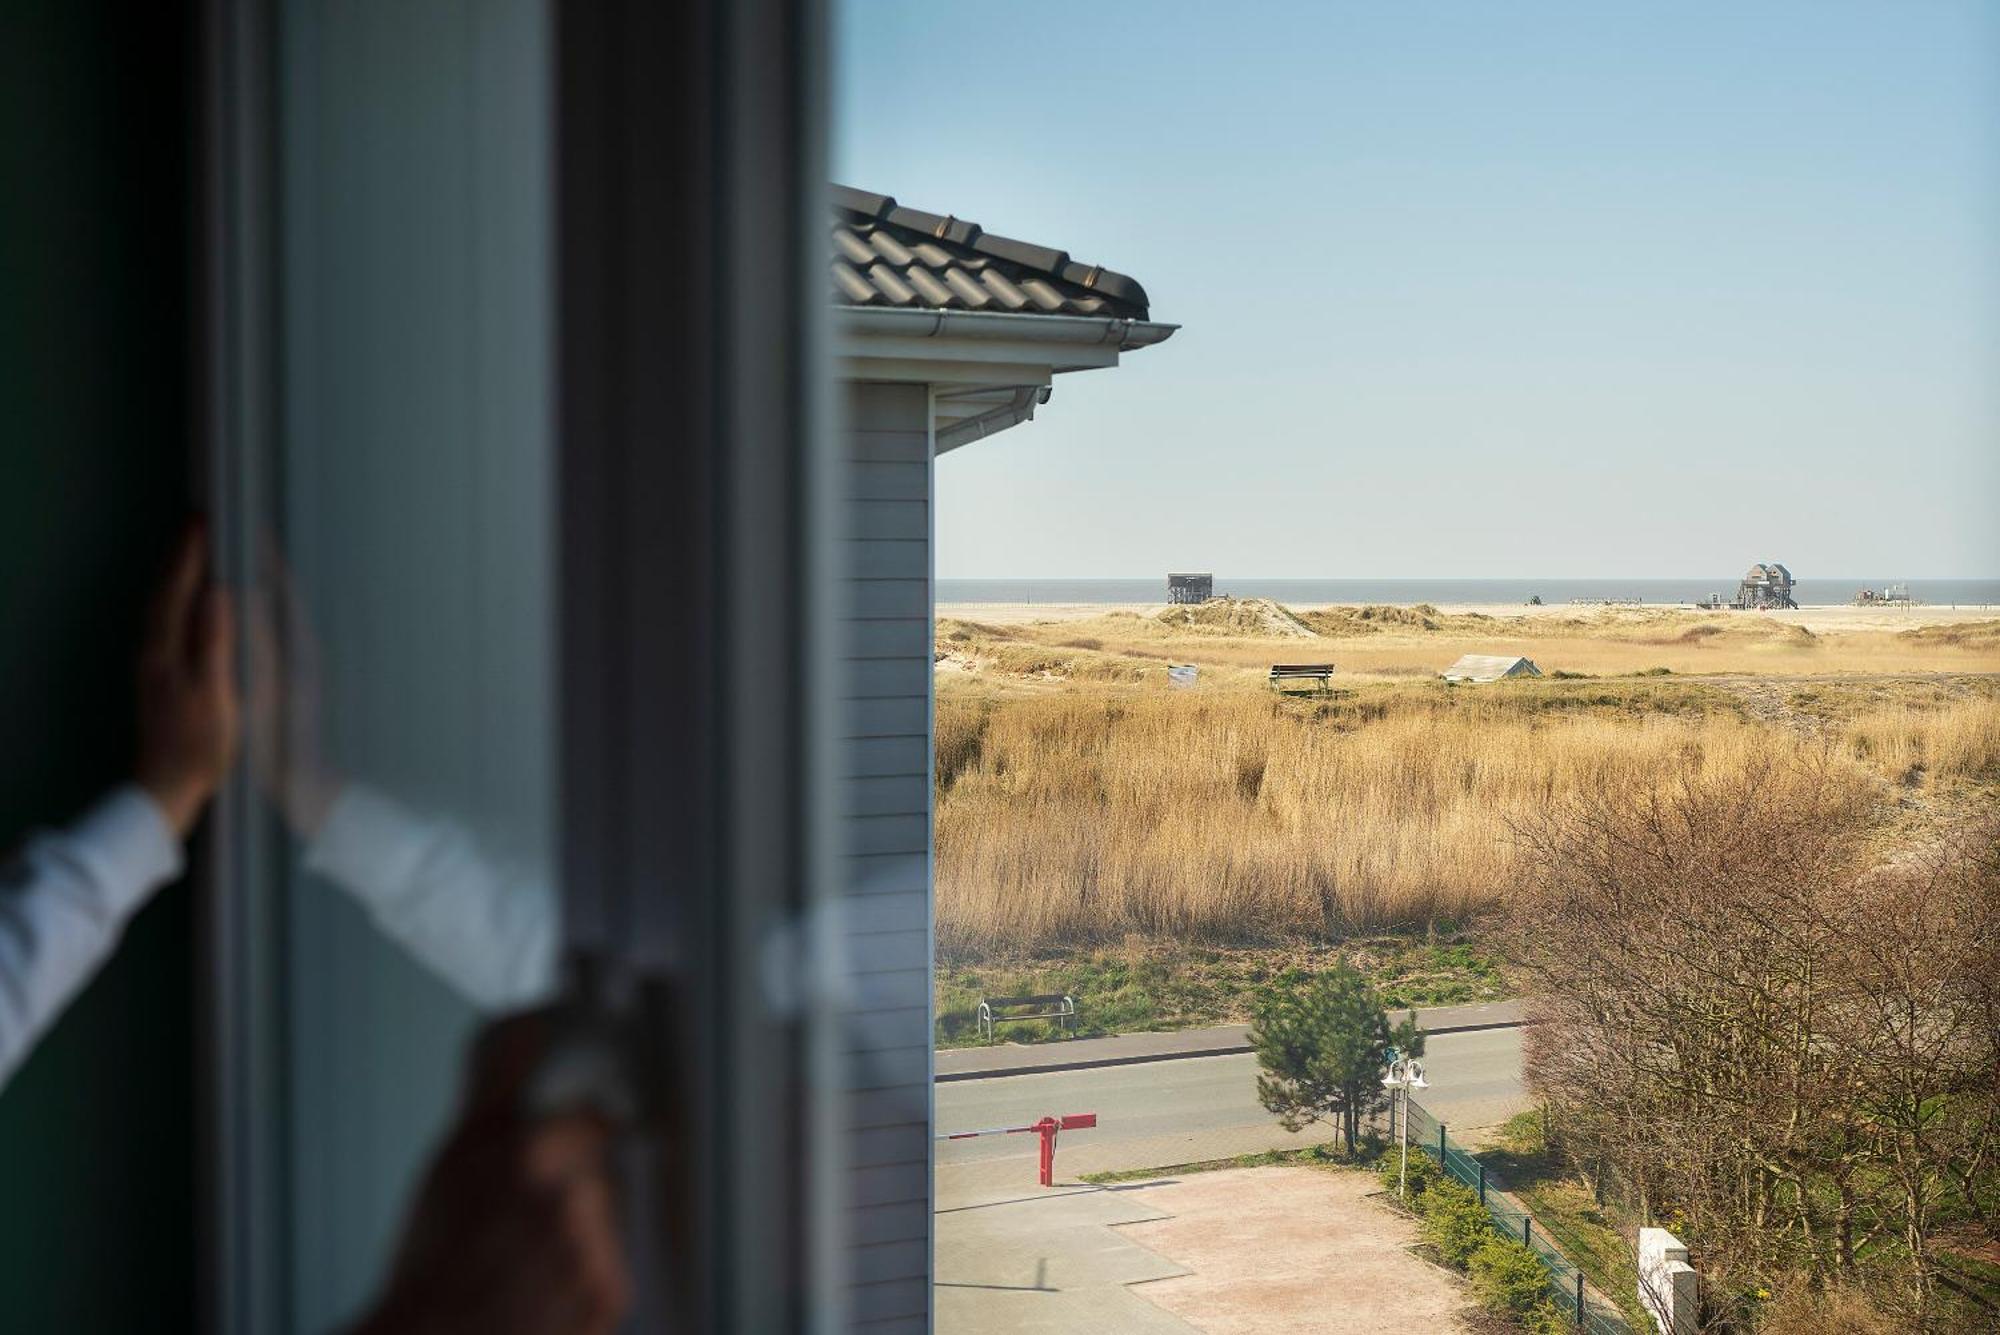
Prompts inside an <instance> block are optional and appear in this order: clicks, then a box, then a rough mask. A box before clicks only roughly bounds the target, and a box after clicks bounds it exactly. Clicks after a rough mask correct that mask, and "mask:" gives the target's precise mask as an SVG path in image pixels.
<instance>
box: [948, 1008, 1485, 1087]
mask: <svg viewBox="0 0 2000 1335" xmlns="http://www.w3.org/2000/svg"><path fill="white" fill-rule="evenodd" d="M1392 1018H1393V1017H1392ZM1417 1023H1418V1024H1419V1025H1421V1026H1422V1027H1423V1029H1424V1032H1425V1033H1430V1034H1450V1033H1464V1032H1467V1031H1472V1030H1480V1029H1489V1028H1502V1027H1511V1026H1514V1025H1518V1024H1520V1023H1521V1003H1520V1002H1518V1001H1492V1002H1487V1003H1485V1004H1483V1005H1478V1006H1435V1007H1432V1008H1430V1009H1428V1010H1419V1011H1418V1012H1417ZM1249 1033H1250V1026H1248V1025H1243V1024H1225V1025H1217V1026H1215V1027H1214V1028H1211V1029H1180V1030H1175V1031H1173V1032H1170V1033H1145V1034H1116V1035H1113V1036H1111V1037H1109V1038H1074V1039H1069V1040H1066V1041H1065V1040H1057V1041H1054V1042H1050V1043H996V1044H993V1045H991V1046H989V1047H980V1048H948V1049H946V1050H944V1051H941V1052H939V1053H938V1054H937V1078H938V1081H939V1082H940V1083H946V1082H950V1081H955V1080H982V1079H988V1078H991V1077H994V1076H1003V1075H1030V1074H1034V1073H1036V1072H1041V1071H1062V1070H1072V1069H1075V1068H1078V1067H1092V1066H1135V1065H1141V1064H1144V1063H1146V1062H1157V1061H1174V1060H1177V1059H1179V1058H1182V1057H1210V1056H1222V1055H1225V1054H1228V1053H1236V1052H1248V1051H1250V1039H1249Z"/></svg>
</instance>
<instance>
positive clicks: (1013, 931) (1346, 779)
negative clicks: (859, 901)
mask: <svg viewBox="0 0 2000 1335" xmlns="http://www.w3.org/2000/svg"><path fill="white" fill-rule="evenodd" d="M1070 629H1074V627H1070ZM1273 643H1274V642H1273V641H1265V642H1264V644H1265V649H1266V651H1267V653H1268V651H1269V649H1270V648H1271V646H1272V645H1273ZM1266 661H1267V662H1268V661H1269V660H1268V658H1267V659H1266ZM1989 685H1990V684H1989ZM1614 687H1615V689H1614ZM1917 698H1920V699H1921V700H1922V703H1921V704H1893V703H1891V704H1883V703H1880V702H1879V701H1876V702H1872V703H1868V704H1865V705H1863V706H1861V707H1859V708H1858V709H1847V710H1843V709H1841V708H1836V709H1834V711H1833V712H1832V714H1831V715H1830V716H1826V715H1824V714H1823V715H1821V716H1815V717H1805V716H1800V717H1798V718H1792V719H1788V720H1786V721H1773V720H1771V719H1768V718H1760V717H1756V716H1754V715H1751V714H1748V713H1746V712H1745V711H1744V710H1743V709H1742V708H1740V707H1738V703H1737V702H1736V701H1735V700H1734V699H1733V698H1732V697H1730V696H1729V695H1728V694H1727V693H1726V692H1723V691H1719V690H1706V689H1704V688H1702V687H1700V686H1699V685H1697V684H1694V683H1681V682H1677V681H1668V680H1661V681H1657V682H1624V683H1582V682H1532V683H1519V684H1509V685H1504V686H1500V687H1497V688H1487V689H1485V690H1474V691H1467V690H1451V689H1447V688H1443V687H1440V686H1435V685H1431V684H1428V683H1425V684H1405V685H1395V684H1386V683H1385V684H1378V685H1375V686H1372V687H1368V686H1364V687H1362V688H1361V689H1358V690H1354V691H1350V692H1347V693H1346V694H1344V695H1342V696H1340V697H1336V698H1334V699H1331V700H1325V701H1320V700H1312V699H1300V700H1286V699H1280V698H1277V697H1274V696H1273V695H1271V694H1270V693H1269V692H1266V691H1261V690H1256V689H1248V688H1243V687H1230V686H1222V687H1216V688H1211V689H1204V690H1196V691H1188V692H1169V691H1164V690H1155V689H1146V688H1132V687H1125V688H1116V687H1104V686H1097V685H1091V686H1084V685H1078V686H1075V687H1073V688H1069V689H1059V690H1048V691H1041V692H1033V693H1021V692H1014V693H1011V694H1008V693H1001V694H996V693H993V692H990V691H985V690H981V689H978V688H976V687H968V688H963V689H954V690H949V691H943V692H941V693H940V697H939V707H938V727H937V761H938V784H939V790H940V791H939V803H938V816H937V847H938V879H937V897H938V931H939V943H940V947H941V949H942V950H944V951H945V952H946V953H948V954H956V955H960V956H964V955H979V954H986V953H991V952H1006V951H1011V950H1016V949H1033V948H1046V947H1051V946H1056V947H1060V946H1069V945H1078V944H1084V943H1091V942H1103V941H1109V940H1117V939H1120V938H1122V937H1125V936H1127V935H1128V934H1134V933H1136V934H1140V935H1145V936H1160V937H1171V938H1176V939H1182V940H1187V939H1194V940H1208V941H1218V942H1219V941H1230V942H1253V941H1263V940H1274V939H1290V938H1327V937H1338V936H1344V935H1348V934H1351V933H1354V932H1359V931H1371V930H1378V929H1383V928H1404V927H1419V926H1424V925H1426V924H1436V923H1439V922H1441V921H1447V920H1462V919H1464V918H1466V917H1468V916H1470V915H1474V914H1476V913H1477V912H1479V911H1480V910H1481V909H1483V908H1486V907H1488V906H1489V905H1491V904H1493V903H1494V902H1495V901H1496V900H1497V899H1499V898H1500V897H1502V896H1504V895H1505V894H1506V893H1507V890H1508V887H1509V886H1510V884H1512V883H1513V880H1514V877H1515V875H1516V850H1515V845H1514V841H1513V839H1512V835H1511V831H1512V829H1513V827H1514V824H1515V822H1517V821H1518V820H1519V819H1521V818H1522V817H1523V816H1525V815H1527V814H1528V813H1530V812H1532V811H1534V810H1536V809H1538V808H1539V807H1541V806H1543V805H1545V804H1547V803H1548V802H1550V801H1552V800H1557V799H1560V798H1561V797H1562V796H1563V795H1565V794H1568V793H1574V792H1579V791H1584V790H1607V791H1612V792H1633V793H1638V792H1640V791H1643V790H1645V789H1646V788H1648V787H1651V786H1653V785H1658V784H1662V783H1666V782H1668V781H1670V780H1671V779H1673V778H1675V777H1676V776H1680V775H1683V774H1687V773H1690V772H1696V773H1703V774H1709V775H1713V776H1717V777H1728V776H1731V775H1735V774H1742V773H1747V772H1748V771H1749V770H1750V769H1751V768H1752V766H1753V762H1754V761H1755V759H1756V758H1758V757H1770V756H1773V755H1779V756H1783V755H1786V754H1795V755H1797V756H1798V757H1800V758H1802V759H1804V758H1809V757H1810V758H1821V759H1824V760H1827V761H1829V762H1830V763H1832V764H1834V765H1836V766H1839V767H1841V768H1842V771H1843V772H1844V773H1846V774H1848V775H1849V776H1850V777H1851V779H1852V781H1853V782H1855V783H1857V784H1875V785H1878V786H1882V785H1883V781H1885V780H1886V781H1893V782H1895V783H1898V784H1903V785H1914V786H1917V787H1920V788H1922V789H1924V790H1925V791H1937V792H1939V793H1942V792H1943V791H1944V790H1945V789H1946V787H1947V786H1948V785H1961V786H1962V785H1964V784H1965V783H1967V782H1977V783H1981V784H1984V783H1986V782H1987V781H1989V780H1991V779H1993V778H1994V777H1996V767H2000V694H1996V693H1995V692H1994V691H1993V690H1991V689H1987V688H1984V687H1982V688H1978V689H1973V688H1964V689H1960V690H1958V692H1957V693H1956V694H1952V693H1948V692H1947V693H1943V694H1940V693H1938V692H1931V693H1929V694H1927V695H1923V696H1921V697H1917ZM1978 791H1979V792H1980V793H1981V794H1982V796H1981V798H1980V799H1979V800H1982V801H1990V792H1991V790H1990V788H1981V789H1979V790H1978ZM1885 809H1886V808H1885Z"/></svg>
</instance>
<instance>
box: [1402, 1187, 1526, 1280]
mask: <svg viewBox="0 0 2000 1335" xmlns="http://www.w3.org/2000/svg"><path fill="white" fill-rule="evenodd" d="M1421 1209H1422V1211H1423V1216H1424V1239H1425V1241H1427V1242H1429V1243H1430V1244H1431V1245H1432V1246H1433V1247H1436V1248H1437V1249H1438V1251H1439V1253H1440V1254H1441V1255H1442V1256H1443V1257H1444V1259H1445V1260H1446V1262H1448V1263H1449V1264H1451V1265H1453V1266H1455V1267H1457V1268H1459V1269H1461V1270H1463V1269H1464V1268H1465V1267H1466V1266H1467V1265H1469V1264H1470V1263H1471V1261H1472V1258H1473V1257H1474V1256H1475V1255H1477V1254H1478V1252H1479V1250H1480V1249H1481V1248H1482V1247H1484V1246H1486V1245H1487V1244H1488V1243H1490V1242H1498V1241H1501V1240H1502V1239H1501V1238H1500V1237H1499V1235H1498V1234H1497V1233H1495V1232H1494V1230H1493V1217H1492V1216H1491V1215H1489V1214H1487V1213H1486V1207H1485V1206H1483V1205H1481V1204H1480V1203H1479V1197H1478V1196H1476V1195H1474V1194H1473V1193H1472V1191H1470V1190H1469V1189H1467V1188H1465V1187H1462V1186H1460V1185H1459V1184H1458V1183H1456V1182H1454V1181H1452V1180H1450V1179H1449V1178H1442V1179H1440V1180H1439V1181H1436V1182H1433V1183H1431V1185H1430V1187H1429V1189H1428V1190H1426V1191H1425V1192H1424V1196H1423V1204H1422V1206H1421ZM1539 1264H1540V1263H1539V1262H1537V1265H1538V1266H1539Z"/></svg>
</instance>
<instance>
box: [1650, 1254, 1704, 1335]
mask: <svg viewBox="0 0 2000 1335" xmlns="http://www.w3.org/2000/svg"><path fill="white" fill-rule="evenodd" d="M1696 1301H1697V1300H1696V1297H1695V1282H1694V1267H1693V1266H1691V1265H1689V1264H1688V1249H1687V1248H1686V1247H1685V1246H1683V1245H1682V1243H1681V1240H1680V1239H1679V1238H1677V1237H1675V1236H1674V1235H1673V1234H1671V1233H1669V1232H1667V1230H1665V1229H1664V1228H1642V1229H1640V1230H1639V1305H1640V1306H1641V1307H1643V1308H1645V1309H1646V1311H1647V1312H1648V1313H1650V1314H1651V1315H1652V1318H1653V1323H1654V1324H1655V1325H1657V1326H1658V1327H1659V1328H1660V1335H1695V1331H1696V1329H1697V1328H1698V1326H1699V1325H1700V1322H1699V1320H1698V1319H1697V1316H1698V1314H1697V1312H1696V1310H1695V1304H1696Z"/></svg>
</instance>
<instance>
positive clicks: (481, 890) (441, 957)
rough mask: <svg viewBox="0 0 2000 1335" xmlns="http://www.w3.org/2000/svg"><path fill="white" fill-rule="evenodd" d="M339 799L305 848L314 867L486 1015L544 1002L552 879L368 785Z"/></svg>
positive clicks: (352, 787)
mask: <svg viewBox="0 0 2000 1335" xmlns="http://www.w3.org/2000/svg"><path fill="white" fill-rule="evenodd" d="M338 794H339V795H338V796H337V797H335V798H334V799H333V800H332V801H331V802H330V803H329V804H328V806H327V808H326V814H325V816H324V818H323V819H322V820H321V821H320V822H319V824H318V826H317V827H316V829H315V831H314V832H313V833H312V834H311V836H310V839H309V842H308V843H307V846H306V866H307V868H308V869H310V870H312V871H313V872H316V873H317V874H319V875H321V876H324V877H326V878H327V879H328V880H330V881H332V882H334V884H336V885H338V886H340V887H341V888H342V889H343V890H345V891H347V892H348V893H349V894H351V895H353V896H354V897H355V898H356V899H357V900H359V901H361V903H362V905H363V906H364V907H366V908H367V910H368V916H369V917H371V918H372V919H374V921H375V924H376V925H377V926H378V927H380V928H381V929H382V931H383V932H384V933H385V934H387V935H388V936H389V937H390V939H392V940H394V941H397V942H400V943H401V944H402V946H403V948H404V949H406V950H408V951H409V952H410V953H411V954H412V955H414V956H416V957H417V959H419V960H420V961H422V962H423V963H424V965H425V966H427V967H428V968H430V969H431V970H433V971H434V972H436V973H437V974H438V976H439V977H441V978H443V979H444V980H445V981H446V982H448V983H450V984H451V985H452V986H453V987H454V988H456V989H457V990H458V991H459V992H460V993H461V994H462V995H464V996H465V997H466V998H467V999H468V1000H470V1001H471V1002H472V1003H473V1004H474V1005H476V1006H478V1007H480V1008H481V1009H483V1010H488V1011H498V1010H507V1009H515V1008H519V1007H523V1006H530V1005H535V1004H538V1003H540V1002H543V1001H546V1000H547V999H548V995H549V993H550V991H551V990H552V989H553V988H554V985H555V971H556V921H555V917H556V904H555V895H554V894H553V892H552V889H551V887H550V885H549V882H548V879H547V877H546V876H538V875H535V874H533V873H532V872H531V871H528V870H525V869H521V868H516V867H510V866H507V865H505V864H502V863H497V862H495V861H493V860H492V859H490V858H488V857H487V856H486V855H485V853H484V852H482V851H481V849H480V848H479V846H478V844H477V843H475V842H474V841H473V838H472V836H471V835H470V834H468V833H467V832H466V831H465V830H464V829H463V828H461V827H460V826H459V825H457V824H456V823H454V822H452V821H449V820H444V819H441V818H438V817H425V816H419V815H417V814H416V813H415V812H413V811H410V810H409V809H408V808H406V807H404V806H403V805H402V804H401V803H398V802H396V801H394V800H392V799H390V798H389V797H386V796H384V795H383V794H381V793H378V792H375V791H374V790H372V789H370V788H368V787H366V786H365V785H362V784H357V783H350V784H347V785H345V786H344V787H340V788H339V789H338Z"/></svg>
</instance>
